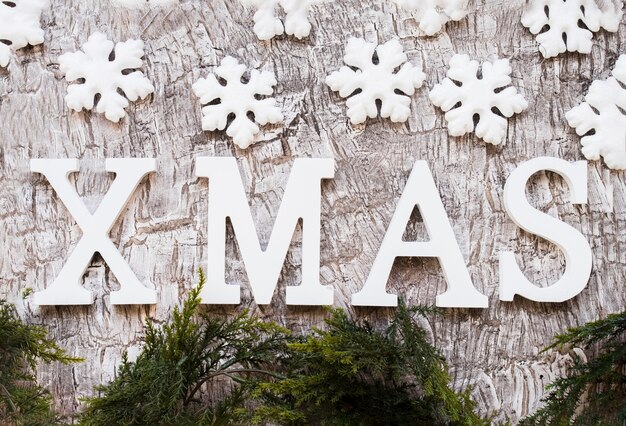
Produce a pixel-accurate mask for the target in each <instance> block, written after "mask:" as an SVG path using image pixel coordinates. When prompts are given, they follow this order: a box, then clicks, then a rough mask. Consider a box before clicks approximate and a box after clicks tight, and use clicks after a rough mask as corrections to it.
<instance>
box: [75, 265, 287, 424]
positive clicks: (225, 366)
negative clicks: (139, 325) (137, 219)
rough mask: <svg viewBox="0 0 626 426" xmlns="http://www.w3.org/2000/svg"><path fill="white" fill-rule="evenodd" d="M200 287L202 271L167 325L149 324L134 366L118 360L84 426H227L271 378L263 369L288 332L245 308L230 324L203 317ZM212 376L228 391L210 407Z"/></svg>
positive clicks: (89, 406) (90, 405) (89, 407)
mask: <svg viewBox="0 0 626 426" xmlns="http://www.w3.org/2000/svg"><path fill="white" fill-rule="evenodd" d="M204 285H205V277H204V274H203V273H202V271H200V282H199V284H198V286H196V287H195V288H193V289H192V290H191V291H190V292H189V294H188V295H187V298H186V299H185V301H184V302H183V304H182V307H180V308H178V307H176V308H175V309H174V312H173V314H172V318H171V320H170V321H169V322H166V323H164V324H162V325H156V324H155V323H153V322H152V321H147V323H146V336H145V345H144V348H143V349H142V351H141V353H140V354H139V356H138V357H137V359H136V360H135V361H129V360H128V359H126V358H124V360H123V362H122V365H121V366H120V368H119V370H118V373H117V377H116V378H115V380H113V381H112V382H111V383H109V384H106V385H104V386H100V387H99V388H97V390H98V392H99V395H98V396H96V397H94V398H90V399H87V400H86V409H85V412H84V413H83V416H82V422H83V424H89V425H93V426H97V425H111V424H124V425H144V424H155V425H160V424H194V425H195V424H220V422H223V421H225V419H227V418H228V419H231V420H232V419H233V418H234V416H235V414H236V413H237V411H236V410H235V408H236V407H239V406H241V405H243V404H244V403H245V400H246V395H247V390H248V384H249V383H251V381H252V380H253V378H254V377H256V376H259V375H264V374H274V373H272V372H271V371H269V370H268V369H267V368H266V366H267V365H268V364H271V363H273V362H274V359H275V353H276V352H277V351H278V350H279V348H281V347H282V346H284V344H285V342H286V341H287V339H288V336H289V333H288V331H287V330H286V329H284V328H282V327H279V326H278V325H276V324H274V323H266V322H263V321H261V320H260V319H258V318H257V317H252V316H250V315H249V313H248V311H247V310H244V311H243V312H241V313H239V314H238V315H236V316H235V317H234V318H231V319H223V318H215V317H212V316H208V315H206V314H205V313H203V312H201V311H200V304H201V298H200V293H201V291H202V288H203V286H204ZM218 377H223V378H225V379H228V380H229V381H230V382H231V387H232V388H233V391H232V393H231V394H230V395H229V396H228V397H227V398H226V400H224V401H222V402H215V403H212V402H211V401H210V398H208V397H207V395H205V394H204V393H206V388H207V386H209V385H210V384H211V382H212V381H214V380H216V379H217V378H218ZM220 384H221V386H228V383H222V382H220ZM203 392H204V393H203ZM220 413H222V414H220ZM225 413H228V415H226V414H225ZM224 416H227V417H224ZM187 422H191V423H187Z"/></svg>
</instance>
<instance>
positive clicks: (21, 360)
mask: <svg viewBox="0 0 626 426" xmlns="http://www.w3.org/2000/svg"><path fill="white" fill-rule="evenodd" d="M47 335H48V333H47V331H46V329H45V328H43V327H40V326H36V325H29V324H25V323H24V322H23V321H22V320H21V319H20V317H19V316H18V314H17V311H16V309H15V306H14V305H12V304H10V303H8V302H7V301H6V300H0V424H2V425H11V426H13V425H15V426H20V425H28V426H39V425H41V426H50V425H56V424H60V421H61V418H60V416H58V415H57V413H55V411H54V408H53V404H52V403H53V400H52V395H50V392H49V391H48V390H46V389H44V388H43V387H41V386H39V385H38V384H37V381H36V379H35V367H36V365H37V363H38V362H44V363H51V362H60V363H63V364H70V363H73V362H77V361H80V359H79V358H74V357H71V356H69V355H68V354H67V353H66V352H65V351H64V350H63V349H61V348H60V347H59V346H58V345H57V344H56V343H55V342H54V341H53V340H50V339H49V338H48V337H47Z"/></svg>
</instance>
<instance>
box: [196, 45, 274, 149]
mask: <svg viewBox="0 0 626 426" xmlns="http://www.w3.org/2000/svg"><path fill="white" fill-rule="evenodd" d="M245 73H246V66H245V65H243V64H240V63H239V61H237V59H235V58H233V57H231V56H227V57H225V58H224V59H222V61H221V63H220V65H219V66H218V67H217V68H216V69H215V74H209V75H208V76H207V78H201V79H199V80H198V81H197V82H196V83H194V85H193V91H194V93H195V94H196V96H198V97H199V98H200V102H201V103H202V105H203V107H202V129H203V130H208V131H215V130H224V129H226V134H227V135H228V136H230V137H232V138H233V142H235V144H237V146H239V147H240V148H242V149H245V148H247V147H248V146H250V145H251V144H252V143H253V142H254V137H255V135H256V134H257V133H259V131H260V129H259V126H258V125H257V123H258V124H259V125H261V126H263V125H265V124H267V123H272V124H276V123H279V122H281V121H282V119H283V114H282V112H281V110H280V108H278V107H277V106H276V99H274V98H267V97H265V96H269V95H271V94H272V93H273V92H274V89H273V86H275V85H276V77H275V76H274V73H273V72H270V71H258V70H252V71H251V72H250V76H249V79H247V81H246V79H244V74H245ZM218 77H219V79H221V81H222V82H223V83H224V84H221V82H220V80H219V79H218ZM260 97H265V98H260ZM231 114H232V115H234V119H233V120H232V122H231V123H230V124H228V120H229V116H230V115H231Z"/></svg>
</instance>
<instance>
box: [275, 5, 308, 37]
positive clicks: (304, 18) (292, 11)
mask: <svg viewBox="0 0 626 426" xmlns="http://www.w3.org/2000/svg"><path fill="white" fill-rule="evenodd" d="M313 3H314V0H281V2H280V4H281V6H282V7H283V10H284V11H285V33H286V34H288V35H292V36H294V37H296V38H299V39H302V38H304V37H308V35H309V34H310V33H311V23H310V22H309V10H310V9H311V5H312V4H313Z"/></svg>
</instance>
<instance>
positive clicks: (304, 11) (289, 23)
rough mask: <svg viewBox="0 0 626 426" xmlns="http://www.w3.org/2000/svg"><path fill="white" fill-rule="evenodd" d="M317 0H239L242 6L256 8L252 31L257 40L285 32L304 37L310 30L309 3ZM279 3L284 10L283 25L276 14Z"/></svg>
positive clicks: (268, 38)
mask: <svg viewBox="0 0 626 426" xmlns="http://www.w3.org/2000/svg"><path fill="white" fill-rule="evenodd" d="M316 1H318V0H240V2H241V4H243V5H244V6H246V7H247V6H252V7H254V8H256V13H255V14H254V18H253V19H254V32H255V34H256V35H257V37H258V38H259V40H270V39H272V38H273V37H275V36H277V35H281V34H283V33H287V34H288V35H292V36H294V37H296V38H300V39H301V38H304V37H307V36H308V35H309V33H310V32H311V23H310V22H309V18H308V14H309V9H310V8H311V5H313V3H315V2H316ZM278 5H280V6H281V7H282V8H283V10H284V12H285V25H284V26H283V23H282V21H281V20H280V19H278V17H277V16H276V8H277V6H278Z"/></svg>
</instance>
